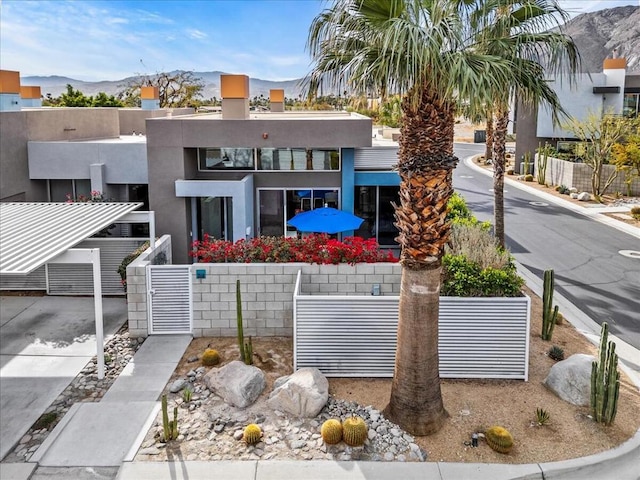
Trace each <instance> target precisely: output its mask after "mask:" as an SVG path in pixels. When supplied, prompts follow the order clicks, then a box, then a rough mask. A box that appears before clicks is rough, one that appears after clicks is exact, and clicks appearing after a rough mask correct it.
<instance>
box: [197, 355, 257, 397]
mask: <svg viewBox="0 0 640 480" xmlns="http://www.w3.org/2000/svg"><path fill="white" fill-rule="evenodd" d="M204 383H205V385H206V386H207V387H208V388H209V390H211V391H212V392H215V393H216V395H219V396H220V397H222V399H223V400H224V401H225V403H228V404H229V405H233V406H234V407H238V408H245V407H248V406H249V405H251V404H252V403H253V402H255V401H256V399H257V398H258V397H259V396H260V394H261V393H262V391H263V390H264V387H265V386H266V385H267V382H266V380H265V377H264V373H263V372H262V370H260V369H259V368H257V367H254V366H252V365H245V364H244V363H243V362H240V361H239V360H236V361H233V362H231V363H227V364H226V365H225V366H224V367H221V368H213V369H211V371H210V372H209V373H207V374H206V375H205V376H204Z"/></svg>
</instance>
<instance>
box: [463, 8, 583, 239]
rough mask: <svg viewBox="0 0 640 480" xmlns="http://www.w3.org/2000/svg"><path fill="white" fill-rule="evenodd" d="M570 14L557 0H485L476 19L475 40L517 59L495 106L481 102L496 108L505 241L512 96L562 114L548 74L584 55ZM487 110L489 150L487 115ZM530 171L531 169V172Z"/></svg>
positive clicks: (497, 196) (566, 71)
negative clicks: (569, 31)
mask: <svg viewBox="0 0 640 480" xmlns="http://www.w3.org/2000/svg"><path fill="white" fill-rule="evenodd" d="M566 20H568V15H567V14H566V12H564V11H563V10H562V9H561V8H560V7H559V6H558V3H557V2H556V1H555V0H527V1H524V2H523V1H522V0H487V1H486V2H484V4H483V6H482V10H481V11H479V12H476V16H475V18H474V19H473V23H474V25H473V31H474V33H475V34H476V35H477V36H478V40H477V44H478V45H482V48H484V49H485V52H486V53H488V54H491V55H496V56H500V57H503V58H505V59H506V60H508V61H510V62H512V63H513V65H514V72H513V73H514V75H513V77H512V78H509V79H508V82H507V83H506V84H504V85H502V86H501V87H500V88H499V89H498V90H496V91H495V92H494V93H493V95H492V101H491V108H487V106H486V105H483V104H480V105H479V106H478V108H479V109H480V111H491V110H494V111H495V116H496V121H495V130H494V132H493V136H492V139H491V140H492V143H493V155H492V159H493V192H494V234H495V237H496V240H497V242H498V244H499V245H500V246H501V247H503V248H504V246H505V233H504V232H505V229H504V171H505V164H506V136H507V130H508V123H509V105H510V102H511V101H512V100H513V99H514V98H518V99H520V100H521V101H522V102H523V103H525V104H527V103H528V104H538V103H540V102H541V101H542V102H546V103H547V104H548V105H549V106H550V107H551V109H552V112H553V113H554V118H555V119H556V120H557V119H558V116H559V115H561V114H564V110H563V108H562V106H561V105H560V102H559V100H558V97H557V95H556V93H555V92H554V91H553V90H552V89H551V88H549V86H548V84H547V82H546V76H547V75H550V74H552V75H555V76H556V77H558V76H562V75H568V76H569V81H572V80H573V74H574V73H575V72H577V71H578V70H579V62H580V57H579V54H578V51H577V47H576V46H575V44H574V43H573V40H572V39H571V38H570V37H569V36H568V35H565V34H564V33H562V30H561V26H562V24H563V23H564V22H565V21H566ZM490 120H491V116H490V114H489V115H488V116H487V150H488V147H489V128H488V127H489V121H490ZM527 173H528V172H527Z"/></svg>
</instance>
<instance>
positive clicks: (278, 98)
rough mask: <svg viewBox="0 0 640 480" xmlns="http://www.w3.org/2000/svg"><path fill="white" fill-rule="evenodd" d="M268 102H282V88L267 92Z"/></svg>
mask: <svg viewBox="0 0 640 480" xmlns="http://www.w3.org/2000/svg"><path fill="white" fill-rule="evenodd" d="M269 101H271V102H284V90H283V89H282V88H275V89H272V90H269Z"/></svg>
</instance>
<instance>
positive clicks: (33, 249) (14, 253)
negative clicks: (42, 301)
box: [0, 202, 155, 379]
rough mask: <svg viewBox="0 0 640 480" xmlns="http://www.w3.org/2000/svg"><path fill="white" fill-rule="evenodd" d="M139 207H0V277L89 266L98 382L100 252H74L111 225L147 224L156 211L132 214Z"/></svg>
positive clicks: (110, 204)
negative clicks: (64, 265)
mask: <svg viewBox="0 0 640 480" xmlns="http://www.w3.org/2000/svg"><path fill="white" fill-rule="evenodd" d="M141 205H142V204H141V203H118V202H105V203H77V202H76V203H0V275H2V274H13V275H27V274H28V273H30V272H32V271H34V270H35V269H37V268H39V267H40V266H42V265H44V264H47V263H90V264H92V266H93V293H94V306H95V321H96V344H97V358H98V378H99V379H102V378H104V345H103V343H104V332H103V319H102V276H101V273H100V249H99V248H73V247H75V246H76V245H77V244H78V243H80V242H81V241H83V240H85V239H86V238H88V237H91V236H92V235H94V234H96V233H98V232H100V231H101V230H103V229H104V228H107V227H108V226H109V225H111V224H113V223H116V222H118V223H149V237H150V239H149V241H150V245H151V247H152V248H153V247H154V243H155V219H154V212H134V210H135V209H136V208H138V207H140V206H141Z"/></svg>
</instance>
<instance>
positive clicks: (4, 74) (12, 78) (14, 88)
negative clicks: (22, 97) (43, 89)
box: [0, 70, 20, 93]
mask: <svg viewBox="0 0 640 480" xmlns="http://www.w3.org/2000/svg"><path fill="white" fill-rule="evenodd" d="M0 93H20V72H14V71H12V70H0Z"/></svg>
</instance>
